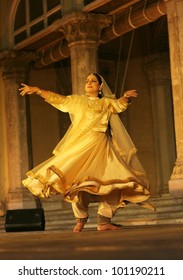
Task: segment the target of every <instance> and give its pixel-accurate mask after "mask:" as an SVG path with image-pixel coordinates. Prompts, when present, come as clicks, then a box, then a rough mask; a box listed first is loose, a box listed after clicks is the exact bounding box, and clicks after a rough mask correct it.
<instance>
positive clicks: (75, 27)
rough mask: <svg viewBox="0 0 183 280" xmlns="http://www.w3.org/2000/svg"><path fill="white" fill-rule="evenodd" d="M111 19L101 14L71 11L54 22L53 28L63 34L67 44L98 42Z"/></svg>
mask: <svg viewBox="0 0 183 280" xmlns="http://www.w3.org/2000/svg"><path fill="white" fill-rule="evenodd" d="M111 22H112V17H111V16H108V15H102V14H92V13H84V12H79V11H73V12H70V13H68V14H66V15H65V16H64V17H63V18H62V19H59V20H57V21H55V23H54V28H55V30H59V31H61V32H63V33H64V34H65V36H66V39H67V41H68V43H72V42H73V41H81V40H87V41H98V40H99V39H100V34H101V31H102V30H103V29H104V28H105V27H107V26H109V25H110V23H111Z"/></svg>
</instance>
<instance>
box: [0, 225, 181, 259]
mask: <svg viewBox="0 0 183 280" xmlns="http://www.w3.org/2000/svg"><path fill="white" fill-rule="evenodd" d="M0 259H1V260H183V225H182V224H180V225H159V226H158V225H155V226H139V227H124V228H122V229H121V230H118V231H105V232H98V231H97V230H96V229H95V228H94V229H84V230H83V231H82V232H80V233H72V231H70V230H65V231H33V232H0Z"/></svg>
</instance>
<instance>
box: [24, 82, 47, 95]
mask: <svg viewBox="0 0 183 280" xmlns="http://www.w3.org/2000/svg"><path fill="white" fill-rule="evenodd" d="M21 85H22V87H21V88H19V91H20V95H22V96H24V95H25V94H33V93H36V94H38V95H40V96H41V97H43V98H45V99H47V98H48V97H49V95H50V91H47V90H43V89H40V88H39V87H32V86H28V85H26V84H23V83H21Z"/></svg>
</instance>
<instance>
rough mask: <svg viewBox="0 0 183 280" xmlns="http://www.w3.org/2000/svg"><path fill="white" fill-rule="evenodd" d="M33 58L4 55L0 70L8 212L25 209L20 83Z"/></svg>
mask: <svg viewBox="0 0 183 280" xmlns="http://www.w3.org/2000/svg"><path fill="white" fill-rule="evenodd" d="M33 59H35V56H34V54H32V53H26V52H25V53H24V52H13V51H4V52H1V53H0V66H1V78H0V80H1V93H0V94H1V107H2V108H3V112H2V116H1V128H0V129H1V137H2V138H3V141H2V146H1V147H0V149H1V155H2V157H1V164H0V168H1V174H2V177H1V179H0V180H1V187H2V188H3V196H4V197H3V200H4V202H5V204H6V208H7V209H13V208H23V198H24V194H25V192H26V190H25V188H24V187H22V183H21V181H22V179H23V178H25V173H26V172H27V171H28V170H29V156H28V139H27V123H26V98H22V96H20V95H19V91H18V88H19V87H20V83H21V82H24V81H25V77H26V73H27V70H28V63H29V62H30V61H31V60H33Z"/></svg>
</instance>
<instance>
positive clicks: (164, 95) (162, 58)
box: [145, 53, 175, 195]
mask: <svg viewBox="0 0 183 280" xmlns="http://www.w3.org/2000/svg"><path fill="white" fill-rule="evenodd" d="M145 70H146V73H147V76H148V79H149V82H150V87H151V101H152V114H153V129H154V140H155V153H156V167H157V169H156V172H157V184H156V189H155V190H154V194H155V195H162V194H167V193H169V190H168V181H169V179H170V176H171V173H172V168H173V165H174V162H175V139H174V124H173V108H172V107H173V106H172V92H171V83H170V82H171V76H170V65H169V57H168V54H166V53H164V54H159V55H155V56H151V57H148V58H147V61H146V64H145Z"/></svg>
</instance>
